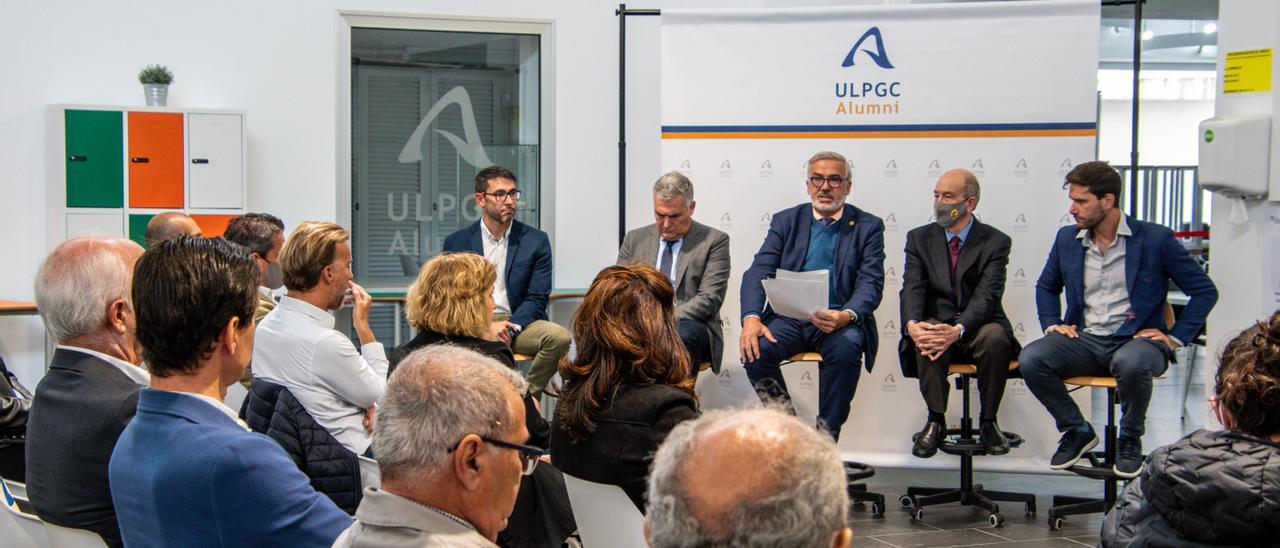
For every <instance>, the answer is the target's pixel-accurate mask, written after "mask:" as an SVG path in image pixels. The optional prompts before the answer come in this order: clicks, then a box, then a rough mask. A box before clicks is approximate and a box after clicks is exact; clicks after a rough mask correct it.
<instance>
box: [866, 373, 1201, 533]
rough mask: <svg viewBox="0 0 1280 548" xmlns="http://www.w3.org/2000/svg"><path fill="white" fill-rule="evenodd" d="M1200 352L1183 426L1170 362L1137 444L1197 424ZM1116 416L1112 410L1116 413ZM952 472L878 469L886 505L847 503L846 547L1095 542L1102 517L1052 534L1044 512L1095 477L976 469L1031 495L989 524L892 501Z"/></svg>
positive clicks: (1161, 441) (1082, 492)
mask: <svg viewBox="0 0 1280 548" xmlns="http://www.w3.org/2000/svg"><path fill="white" fill-rule="evenodd" d="M1204 363H1205V360H1204V353H1203V350H1201V354H1200V356H1199V359H1198V360H1197V364H1196V370H1195V372H1194V373H1193V375H1192V384H1191V391H1190V394H1189V397H1188V399H1187V408H1188V415H1187V420H1186V422H1185V423H1184V422H1183V421H1182V419H1181V415H1182V411H1181V409H1179V405H1180V403H1181V400H1182V390H1183V379H1184V378H1185V370H1186V366H1185V365H1174V366H1171V367H1170V369H1169V371H1168V372H1167V373H1166V374H1165V378H1163V379H1159V380H1157V381H1155V391H1154V393H1153V395H1152V398H1151V406H1150V408H1149V411H1148V413H1147V434H1146V436H1145V437H1144V438H1143V447H1144V449H1145V450H1147V451H1149V450H1150V449H1152V448H1154V447H1159V446H1160V445H1165V444H1168V443H1170V442H1173V441H1175V440H1177V439H1178V438H1180V437H1182V436H1183V435H1185V434H1186V433H1189V432H1192V431H1194V430H1195V429H1197V428H1200V427H1201V426H1203V422H1204V420H1203V419H1204V410H1205V404H1204V381H1203V372H1204V369H1203V367H1204V365H1203V364H1204ZM1095 400H1097V402H1098V403H1095V405H1094V410H1093V416H1094V417H1095V420H1094V427H1095V428H1096V429H1097V430H1098V433H1099V435H1101V433H1102V427H1103V425H1105V424H1106V405H1105V400H1104V399H1103V398H1101V397H1099V398H1095ZM1117 413H1118V410H1117ZM959 481H960V479H959V473H958V472H957V471H946V470H914V469H912V470H905V469H884V468H882V469H880V470H879V471H878V473H877V474H876V476H875V477H873V478H871V479H870V480H869V481H868V483H869V484H870V488H871V489H872V490H873V491H877V492H880V493H882V494H884V495H885V497H886V499H887V500H886V502H887V503H888V509H887V510H886V512H885V516H884V517H883V518H874V517H872V515H871V509H870V506H869V505H868V506H861V507H855V508H854V509H853V511H852V512H851V513H850V521H849V527H850V528H851V529H853V536H854V546H866V547H874V546H898V547H903V548H906V547H940V546H1081V545H1084V546H1096V545H1097V544H1098V534H1099V531H1100V529H1101V527H1102V516H1101V515H1100V514H1093V515H1087V516H1072V517H1069V518H1067V520H1066V523H1065V525H1064V526H1063V528H1062V530H1060V531H1052V530H1050V529H1049V526H1048V509H1049V506H1050V505H1051V504H1052V499H1053V495H1077V496H1098V495H1100V494H1101V492H1102V482H1100V481H1097V480H1090V479H1085V478H1082V477H1079V476H1075V475H1054V474H995V473H978V474H977V475H976V481H977V482H978V483H982V484H984V485H985V486H986V487H987V488H988V489H993V490H1000V491H1013V492H1024V493H1032V494H1035V495H1036V499H1037V503H1036V504H1037V510H1038V512H1037V514H1036V515H1035V516H1027V515H1024V512H1023V506H1022V504H1021V503H1001V504H1000V507H1001V508H1000V509H1001V514H1002V515H1003V516H1004V517H1005V519H1006V523H1005V524H1004V525H1003V526H1002V527H992V526H991V525H990V524H989V523H988V521H987V520H988V514H987V512H985V511H983V510H979V509H975V508H973V507H969V506H960V505H958V504H943V505H938V506H930V507H928V508H926V509H925V513H924V519H923V521H921V522H914V521H912V519H911V516H910V514H909V513H908V512H907V511H906V510H903V509H902V508H901V506H900V505H899V504H898V497H900V496H901V495H903V494H905V493H906V492H907V486H908V485H917V486H930V487H951V486H958V485H959Z"/></svg>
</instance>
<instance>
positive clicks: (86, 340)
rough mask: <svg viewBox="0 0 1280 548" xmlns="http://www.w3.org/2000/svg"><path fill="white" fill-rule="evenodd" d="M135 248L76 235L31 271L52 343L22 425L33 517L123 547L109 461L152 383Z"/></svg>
mask: <svg viewBox="0 0 1280 548" xmlns="http://www.w3.org/2000/svg"><path fill="white" fill-rule="evenodd" d="M141 254H142V248H141V247H139V246H138V244H136V243H133V242H131V241H129V240H123V239H99V238H74V239H71V240H67V241H65V242H62V243H61V244H58V247H56V248H54V250H53V252H52V253H50V254H49V257H48V258H46V259H45V261H44V264H42V265H41V266H40V271H39V273H38V274H37V275H36V284H35V286H36V287H35V292H36V306H37V307H38V308H39V310H40V317H41V319H43V320H44V325H45V329H46V330H47V331H48V333H49V337H50V338H52V339H53V340H54V341H55V342H56V343H57V347H56V349H55V350H54V351H53V358H52V359H51V360H50V362H49V371H48V372H46V373H45V375H44V378H43V379H41V380H40V384H39V385H38V386H37V387H36V395H35V397H34V398H33V400H32V403H31V415H30V418H29V420H28V422H27V441H26V446H27V495H28V496H29V497H30V499H31V506H32V507H33V508H34V509H35V512H36V515H38V516H40V518H41V519H43V520H45V521H47V522H49V523H52V524H54V525H61V526H63V527H71V528H75V529H87V530H89V531H93V532H94V533H97V534H98V535H99V536H101V537H102V540H103V541H104V542H106V543H107V545H108V546H113V547H117V546H123V541H122V540H121V538H120V527H119V526H118V525H117V524H116V511H115V509H114V507H113V506H112V505H111V488H110V485H109V480H108V475H107V463H108V461H109V460H110V459H111V450H112V449H113V448H115V446H116V440H117V439H118V438H119V437H120V432H121V431H123V430H124V428H125V425H127V424H129V421H130V420H132V419H133V416H134V412H135V411H136V408H137V406H138V391H139V390H141V389H142V388H143V387H145V386H147V384H149V383H150V382H151V377H150V375H149V374H148V373H147V372H146V371H145V370H143V369H142V368H140V367H138V363H140V362H141V361H142V358H141V352H142V349H141V347H140V346H139V344H138V340H137V339H136V338H135V335H134V327H135V325H136V319H135V318H136V316H135V308H134V301H133V297H132V296H131V295H130V293H129V285H130V283H131V280H132V279H133V266H134V262H136V261H137V260H138V256H139V255H141Z"/></svg>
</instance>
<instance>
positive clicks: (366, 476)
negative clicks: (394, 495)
mask: <svg viewBox="0 0 1280 548" xmlns="http://www.w3.org/2000/svg"><path fill="white" fill-rule="evenodd" d="M358 458H359V459H360V486H361V487H362V488H363V487H373V488H375V489H378V488H381V487H382V468H379V467H378V461H376V460H373V459H371V458H369V457H358Z"/></svg>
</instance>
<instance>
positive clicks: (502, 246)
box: [444, 166, 569, 397]
mask: <svg viewBox="0 0 1280 548" xmlns="http://www.w3.org/2000/svg"><path fill="white" fill-rule="evenodd" d="M475 199H476V209H478V210H479V211H480V219H479V220H478V221H476V222H475V223H473V224H472V225H471V226H468V227H466V228H464V229H462V230H459V231H457V232H454V233H453V234H450V235H449V237H447V238H445V239H444V251H445V252H455V251H463V252H469V253H475V254H477V255H481V256H483V257H484V258H485V259H488V261H489V262H490V263H493V266H494V268H496V269H497V271H498V279H497V281H495V282H494V284H493V302H494V315H493V321H492V322H491V323H490V324H489V330H490V332H491V333H492V335H493V337H494V339H496V340H500V341H502V342H504V343H507V344H509V345H511V349H512V350H514V351H515V352H516V353H517V354H525V355H531V356H533V363H532V364H530V366H529V391H530V393H532V394H533V395H534V396H535V397H537V396H538V395H539V394H541V393H542V389H543V388H544V387H545V386H546V385H547V381H549V380H551V376H552V375H555V373H556V364H558V363H559V362H560V358H561V357H562V356H564V355H565V354H566V353H568V352H569V332H568V330H566V329H565V328H564V327H561V326H560V325H558V324H554V323H551V322H550V321H548V320H547V299H548V297H549V296H550V294H551V239H550V238H548V237H547V233H546V232H543V231H541V230H538V229H536V228H533V227H531V226H529V225H526V224H524V223H522V222H520V221H517V220H515V216H516V207H518V206H519V203H520V190H519V189H517V188H516V175H515V174H514V173H512V172H511V170H509V169H507V168H505V167H502V166H489V167H487V168H484V169H482V170H480V172H479V173H477V174H476V193H475Z"/></svg>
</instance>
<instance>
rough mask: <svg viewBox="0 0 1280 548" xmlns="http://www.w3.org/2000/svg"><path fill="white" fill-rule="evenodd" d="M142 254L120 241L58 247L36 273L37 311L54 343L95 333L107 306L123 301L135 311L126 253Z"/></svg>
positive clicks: (86, 239)
mask: <svg viewBox="0 0 1280 548" xmlns="http://www.w3.org/2000/svg"><path fill="white" fill-rule="evenodd" d="M130 251H132V252H134V253H135V254H141V253H142V247H141V246H139V245H138V244H136V243H134V242H132V241H130V240H125V239H122V238H93V237H82V238H72V239H70V240H67V241H65V242H62V243H61V244H58V247H55V248H54V249H53V251H52V252H51V253H49V256H48V257H46V258H45V260H44V263H42V264H41V265H40V270H39V271H38V272H37V273H36V282H35V291H36V308H38V309H39V310H40V318H41V319H42V320H44V325H45V329H48V331H49V335H50V336H51V337H53V340H55V341H57V342H59V343H65V342H67V341H70V340H72V339H75V338H77V337H81V336H84V335H89V334H92V333H96V332H97V331H98V330H100V329H102V328H103V326H104V325H105V324H106V314H107V306H108V305H110V304H111V303H113V302H115V301H117V300H123V301H124V302H125V303H126V304H128V305H129V307H130V308H133V297H132V295H131V294H130V286H131V285H132V283H133V269H132V268H131V267H130V265H129V262H128V259H127V258H126V254H127V253H128V252H130Z"/></svg>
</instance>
